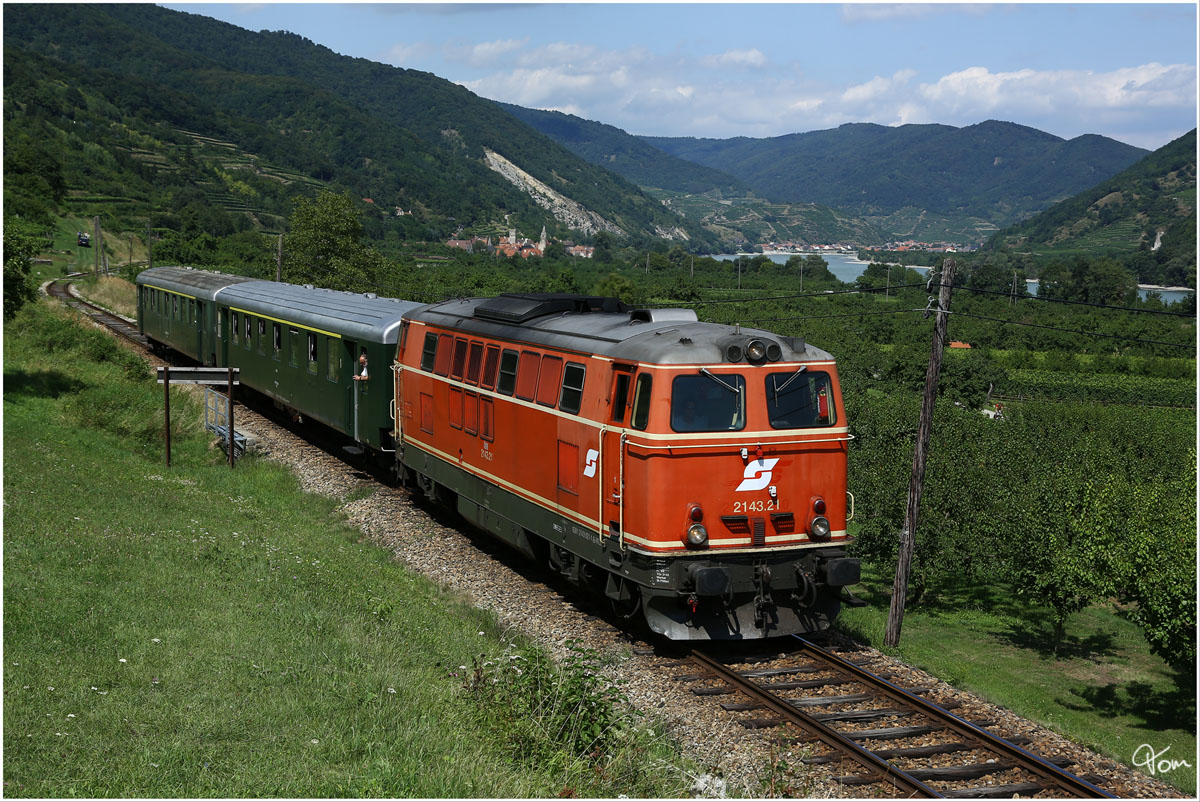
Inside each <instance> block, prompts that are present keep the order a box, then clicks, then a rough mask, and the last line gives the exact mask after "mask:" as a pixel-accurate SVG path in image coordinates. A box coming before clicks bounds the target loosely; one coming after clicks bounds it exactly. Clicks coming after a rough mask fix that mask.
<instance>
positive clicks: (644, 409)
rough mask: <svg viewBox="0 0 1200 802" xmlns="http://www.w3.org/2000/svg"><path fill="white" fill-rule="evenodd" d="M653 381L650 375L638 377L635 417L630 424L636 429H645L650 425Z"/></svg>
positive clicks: (635, 394) (634, 407)
mask: <svg viewBox="0 0 1200 802" xmlns="http://www.w3.org/2000/svg"><path fill="white" fill-rule="evenodd" d="M651 383H652V380H651V378H650V374H649V373H643V374H642V375H640V376H638V377H637V384H636V385H635V389H634V391H633V415H632V417H631V419H630V423H632V424H633V428H635V429H645V428H646V426H647V425H648V424H649V423H650V387H651Z"/></svg>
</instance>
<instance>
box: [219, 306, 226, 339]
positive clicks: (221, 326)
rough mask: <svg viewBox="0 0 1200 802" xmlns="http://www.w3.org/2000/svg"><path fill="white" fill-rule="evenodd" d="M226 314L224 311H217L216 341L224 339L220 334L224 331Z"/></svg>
mask: <svg viewBox="0 0 1200 802" xmlns="http://www.w3.org/2000/svg"><path fill="white" fill-rule="evenodd" d="M226 314H227V313H226V312H225V310H224V309H218V310H217V339H218V340H220V339H223V338H224V334H222V332H223V331H224V330H225V315H226Z"/></svg>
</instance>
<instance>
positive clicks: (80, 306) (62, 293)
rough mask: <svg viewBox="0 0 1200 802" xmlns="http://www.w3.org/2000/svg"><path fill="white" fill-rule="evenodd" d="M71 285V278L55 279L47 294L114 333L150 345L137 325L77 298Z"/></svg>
mask: <svg viewBox="0 0 1200 802" xmlns="http://www.w3.org/2000/svg"><path fill="white" fill-rule="evenodd" d="M70 287H71V280H70V279H69V278H66V279H55V280H54V281H51V282H49V283H48V284H47V285H46V294H47V295H49V296H50V297H51V298H56V299H58V300H60V301H62V302H63V303H65V304H66V305H68V306H70V307H72V308H74V309H77V310H78V311H80V312H82V313H83V314H85V315H87V316H88V317H90V318H92V319H94V320H95V321H96V322H97V323H100V324H102V325H103V326H105V327H106V328H108V329H110V330H111V331H113V333H115V334H118V335H120V336H121V337H124V338H125V339H127V340H130V341H132V342H135V343H137V344H138V345H141V346H145V347H149V346H150V341H149V340H147V339H146V338H145V337H144V336H143V335H142V334H141V332H139V331H138V329H137V326H136V325H134V324H132V323H130V322H129V321H128V320H126V319H125V318H123V317H121V316H119V315H115V314H113V313H112V312H109V311H108V310H107V309H103V308H101V307H99V306H96V305H95V304H93V303H89V302H87V301H85V300H83V299H82V298H76V297H75V296H73V295H71V290H70Z"/></svg>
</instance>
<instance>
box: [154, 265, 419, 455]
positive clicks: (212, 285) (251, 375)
mask: <svg viewBox="0 0 1200 802" xmlns="http://www.w3.org/2000/svg"><path fill="white" fill-rule="evenodd" d="M137 283H138V287H139V293H138V305H139V321H140V322H141V328H142V332H143V333H144V334H147V336H150V337H152V338H153V339H156V340H158V341H160V342H163V343H166V344H168V345H170V346H171V347H172V348H174V349H175V350H177V351H179V352H180V353H183V354H186V355H187V356H189V357H191V358H193V359H195V360H196V361H198V362H201V363H203V364H205V365H213V366H217V367H226V366H229V367H236V368H238V369H239V371H240V381H241V383H242V385H244V386H248V387H251V388H253V389H255V390H257V391H258V392H261V393H263V394H264V395H267V396H268V397H270V398H272V399H273V400H274V401H275V402H276V403H277V404H279V405H280V406H282V407H285V408H288V409H291V410H296V411H300V410H303V412H304V415H305V416H306V417H309V418H312V419H314V420H317V421H320V422H321V423H324V424H325V425H327V426H329V427H331V428H333V429H336V430H338V431H340V432H342V433H344V434H346V435H349V436H350V437H351V438H353V439H354V440H356V441H357V442H359V443H362V444H363V445H365V446H368V447H370V448H372V449H374V450H379V451H390V450H391V449H393V448H394V443H393V441H392V434H391V432H392V428H393V422H392V416H391V403H392V397H393V390H394V386H393V380H392V371H391V366H392V361H393V360H394V359H395V356H396V339H397V336H398V335H399V333H400V325H401V318H402V316H403V315H404V313H405V312H407V311H409V310H411V309H415V308H417V307H419V306H421V304H416V303H412V302H409V301H401V300H396V299H391V298H378V297H376V296H375V295H373V294H370V293H368V294H365V295H364V294H360V293H350V292H341V291H338V290H326V289H318V288H315V287H312V286H308V285H306V286H303V287H301V286H297V285H294V284H284V283H280V282H275V281H259V280H255V279H246V278H244V277H240V276H223V275H220V274H213V273H209V272H204V271H199V270H192V269H190V268H182V267H160V268H154V269H152V270H146V271H143V272H142V273H141V274H140V275H139V276H138V279H137ZM176 299H177V300H176ZM177 307H178V309H179V312H178V313H177V312H176V308H177ZM363 355H365V356H366V357H367V367H366V371H367V373H366V378H365V379H364V378H361V375H362V370H363V369H362V367H361V365H360V362H359V358H360V357H361V356H363ZM356 375H357V376H359V377H360V378H359V379H358V380H356V379H355V376H356Z"/></svg>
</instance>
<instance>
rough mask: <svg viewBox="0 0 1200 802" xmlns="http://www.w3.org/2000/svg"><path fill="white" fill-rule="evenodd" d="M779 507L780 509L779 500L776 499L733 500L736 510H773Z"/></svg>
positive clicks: (734, 509)
mask: <svg viewBox="0 0 1200 802" xmlns="http://www.w3.org/2000/svg"><path fill="white" fill-rule="evenodd" d="M777 509H779V502H778V501H776V500H775V499H766V500H765V501H764V500H763V499H758V500H755V501H735V502H733V511H734V512H771V511H773V510H777Z"/></svg>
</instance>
